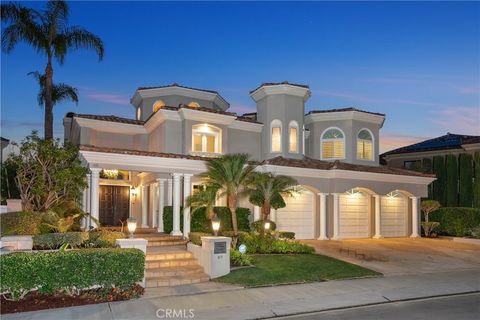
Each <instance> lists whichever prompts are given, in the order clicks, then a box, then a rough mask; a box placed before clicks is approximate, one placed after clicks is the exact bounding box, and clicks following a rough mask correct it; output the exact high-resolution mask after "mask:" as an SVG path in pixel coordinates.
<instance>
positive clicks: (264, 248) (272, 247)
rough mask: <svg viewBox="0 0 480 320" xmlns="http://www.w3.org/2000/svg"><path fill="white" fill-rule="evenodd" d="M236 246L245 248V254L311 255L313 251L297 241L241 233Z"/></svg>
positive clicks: (266, 235)
mask: <svg viewBox="0 0 480 320" xmlns="http://www.w3.org/2000/svg"><path fill="white" fill-rule="evenodd" d="M238 244H239V245H240V244H245V245H246V246H247V253H251V254H254V253H263V254H265V253H313V252H315V250H314V249H313V248H312V247H310V246H308V245H305V244H302V243H300V242H298V241H291V240H278V239H276V238H275V237H274V236H272V235H268V234H265V235H261V234H258V233H241V234H240V239H239V241H238Z"/></svg>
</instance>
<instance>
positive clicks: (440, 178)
mask: <svg viewBox="0 0 480 320" xmlns="http://www.w3.org/2000/svg"><path fill="white" fill-rule="evenodd" d="M432 171H433V173H435V175H436V176H437V180H435V181H434V182H433V200H437V201H438V202H440V204H441V205H445V198H446V197H445V191H446V188H445V184H446V180H447V179H446V171H445V157H443V156H435V157H433V170H432Z"/></svg>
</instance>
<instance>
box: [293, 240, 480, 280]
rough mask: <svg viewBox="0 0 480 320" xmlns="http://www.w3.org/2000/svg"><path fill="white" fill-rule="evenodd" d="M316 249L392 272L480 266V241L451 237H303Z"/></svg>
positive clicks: (410, 272)
mask: <svg viewBox="0 0 480 320" xmlns="http://www.w3.org/2000/svg"><path fill="white" fill-rule="evenodd" d="M302 242H303V243H306V244H309V245H311V246H313V247H314V248H315V250H316V252H317V253H319V254H323V255H326V256H331V257H334V258H337V259H340V260H344V261H348V262H351V263H354V264H358V265H361V266H364V267H366V268H369V269H373V270H376V271H379V272H381V273H383V274H384V275H386V276H389V275H402V274H418V273H434V272H446V271H460V270H472V269H475V270H480V245H478V244H465V243H458V242H454V241H451V240H448V239H425V238H420V239H419V238H415V239H414V238H388V239H358V240H341V241H333V240H329V241H319V240H302Z"/></svg>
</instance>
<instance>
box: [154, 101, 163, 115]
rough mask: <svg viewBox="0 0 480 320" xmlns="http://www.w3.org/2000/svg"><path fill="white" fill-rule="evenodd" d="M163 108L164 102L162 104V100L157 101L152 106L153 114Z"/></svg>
mask: <svg viewBox="0 0 480 320" xmlns="http://www.w3.org/2000/svg"><path fill="white" fill-rule="evenodd" d="M163 107H165V102H163V101H162V100H157V101H155V103H154V104H153V112H154V113H155V112H157V111H158V110H160V109H162V108H163Z"/></svg>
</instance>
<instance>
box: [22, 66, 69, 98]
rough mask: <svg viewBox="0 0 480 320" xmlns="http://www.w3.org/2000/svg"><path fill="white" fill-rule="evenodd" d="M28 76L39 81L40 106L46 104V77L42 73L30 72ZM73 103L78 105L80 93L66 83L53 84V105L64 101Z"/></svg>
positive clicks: (38, 96)
mask: <svg viewBox="0 0 480 320" xmlns="http://www.w3.org/2000/svg"><path fill="white" fill-rule="evenodd" d="M28 75H31V76H33V77H34V78H35V79H37V81H38V86H39V87H40V90H39V92H38V95H37V101H38V105H39V106H43V105H44V104H45V81H46V77H45V75H44V74H40V72H38V71H35V72H29V73H28ZM67 100H70V101H73V102H75V103H78V91H77V89H76V88H74V87H72V86H69V85H68V84H65V83H53V84H52V105H53V106H55V105H56V104H57V103H59V102H62V101H67Z"/></svg>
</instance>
